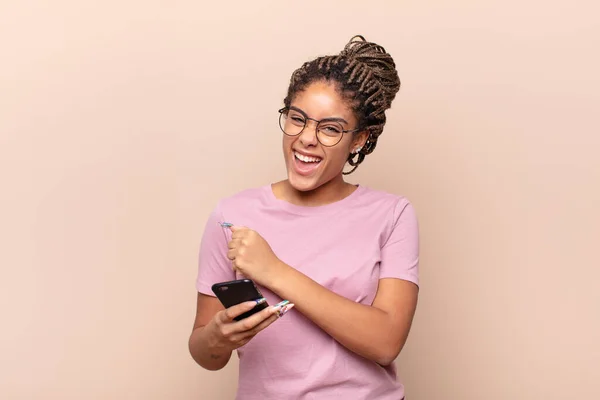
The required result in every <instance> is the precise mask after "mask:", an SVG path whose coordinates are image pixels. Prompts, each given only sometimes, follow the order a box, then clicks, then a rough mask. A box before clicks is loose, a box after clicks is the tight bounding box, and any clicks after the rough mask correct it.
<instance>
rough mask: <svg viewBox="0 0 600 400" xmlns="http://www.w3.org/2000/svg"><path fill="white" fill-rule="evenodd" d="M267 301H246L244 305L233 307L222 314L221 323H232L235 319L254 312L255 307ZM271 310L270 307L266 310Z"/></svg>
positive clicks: (262, 299)
mask: <svg viewBox="0 0 600 400" xmlns="http://www.w3.org/2000/svg"><path fill="white" fill-rule="evenodd" d="M265 301H267V300H266V299H265V298H264V297H263V298H261V299H257V300H252V301H245V302H243V303H240V304H236V305H235V306H231V307H229V308H228V309H226V310H224V311H222V312H221V322H223V323H231V322H233V321H234V318H235V317H237V316H239V315H242V314H243V313H245V312H248V311H250V310H252V309H253V308H254V307H256V306H257V305H259V304H262V303H264V302H265ZM269 308H270V307H267V308H266V310H268V309H269ZM255 315H256V314H255Z"/></svg>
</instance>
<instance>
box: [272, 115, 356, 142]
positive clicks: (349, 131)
mask: <svg viewBox="0 0 600 400" xmlns="http://www.w3.org/2000/svg"><path fill="white" fill-rule="evenodd" d="M288 111H290V107H283V108H281V109H280V110H279V111H278V112H279V129H281V131H282V132H283V133H284V134H285V135H287V136H290V137H294V136H298V135H300V134H302V132H304V129H306V125H307V122H308V121H309V120H310V121H314V122H315V123H316V125H315V136H316V137H317V141H318V142H319V143H321V145H323V146H325V147H333V146H335V145H337V144H339V143H340V142H341V141H342V137H344V133H356V132H360V130H361V129H360V128H355V129H342V134H341V135H340V136H339V139H338V141H337V142H335V143H334V144H325V143H323V142H321V139H319V124H320V123H321V122H322V121H325V122H327V121H328V120H329V118H323V119H322V120H317V119H314V118H310V117H309V116H308V115H306V114H305V113H304V112H303V111H302V110H298V109H297V108H294V111H296V112H298V113H300V114H302V115H303V116H304V118H305V121H304V126H303V127H302V129H301V130H300V132H298V133H296V134H295V135H290V134H289V133H287V132H286V131H285V130H284V129H283V126H282V124H281V120H282V118H283V115H284V113H286V112H288ZM333 122H338V121H333ZM338 123H339V122H338ZM340 125H341V124H340Z"/></svg>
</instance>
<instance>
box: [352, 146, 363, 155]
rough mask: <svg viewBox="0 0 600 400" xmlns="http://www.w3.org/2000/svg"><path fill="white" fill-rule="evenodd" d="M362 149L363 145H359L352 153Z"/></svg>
mask: <svg viewBox="0 0 600 400" xmlns="http://www.w3.org/2000/svg"><path fill="white" fill-rule="evenodd" d="M361 150H362V147H357V148H356V149H354V151H353V152H352V153H354V154H356V153H358V152H360V151H361Z"/></svg>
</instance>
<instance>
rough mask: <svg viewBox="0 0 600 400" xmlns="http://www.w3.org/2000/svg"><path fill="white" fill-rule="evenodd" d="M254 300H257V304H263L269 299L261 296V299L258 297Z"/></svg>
mask: <svg viewBox="0 0 600 400" xmlns="http://www.w3.org/2000/svg"><path fill="white" fill-rule="evenodd" d="M254 301H256V305H259V304H262V303H264V302H265V301H267V299H265V298H264V297H261V298H260V299H256V300H254Z"/></svg>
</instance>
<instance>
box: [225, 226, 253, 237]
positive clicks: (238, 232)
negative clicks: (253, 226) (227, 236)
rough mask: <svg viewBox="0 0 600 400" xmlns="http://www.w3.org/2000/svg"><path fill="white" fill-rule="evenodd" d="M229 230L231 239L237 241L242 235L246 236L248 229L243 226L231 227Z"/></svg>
mask: <svg viewBox="0 0 600 400" xmlns="http://www.w3.org/2000/svg"><path fill="white" fill-rule="evenodd" d="M229 229H230V230H231V232H232V233H231V238H232V239H239V238H241V237H244V235H246V233H247V232H248V231H249V229H248V228H246V227H245V226H232V227H230V228H229Z"/></svg>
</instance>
